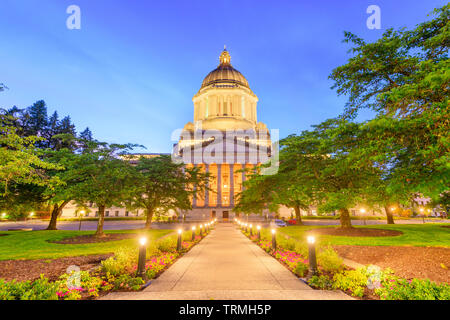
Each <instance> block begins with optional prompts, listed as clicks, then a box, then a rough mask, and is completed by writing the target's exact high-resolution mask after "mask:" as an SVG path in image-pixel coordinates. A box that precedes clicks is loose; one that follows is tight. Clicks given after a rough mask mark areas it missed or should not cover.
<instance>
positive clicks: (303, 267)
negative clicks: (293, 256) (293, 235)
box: [294, 261, 308, 277]
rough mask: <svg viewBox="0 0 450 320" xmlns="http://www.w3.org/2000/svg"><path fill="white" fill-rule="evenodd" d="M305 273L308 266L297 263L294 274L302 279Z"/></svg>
mask: <svg viewBox="0 0 450 320" xmlns="http://www.w3.org/2000/svg"><path fill="white" fill-rule="evenodd" d="M307 271H308V266H307V265H306V263H303V262H302V261H299V262H298V263H297V266H296V267H295V270H294V273H295V274H296V275H297V276H299V277H303V276H304V275H305V274H306V272H307Z"/></svg>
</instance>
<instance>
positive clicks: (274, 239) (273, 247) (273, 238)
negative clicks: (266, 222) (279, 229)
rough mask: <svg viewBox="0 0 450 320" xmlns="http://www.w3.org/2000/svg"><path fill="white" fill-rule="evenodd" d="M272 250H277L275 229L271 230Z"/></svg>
mask: <svg viewBox="0 0 450 320" xmlns="http://www.w3.org/2000/svg"><path fill="white" fill-rule="evenodd" d="M272 249H273V250H277V235H276V230H275V229H272Z"/></svg>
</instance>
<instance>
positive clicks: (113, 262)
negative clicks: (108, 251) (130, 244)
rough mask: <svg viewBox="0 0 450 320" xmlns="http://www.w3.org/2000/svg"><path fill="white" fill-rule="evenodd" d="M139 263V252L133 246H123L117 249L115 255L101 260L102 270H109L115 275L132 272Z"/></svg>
mask: <svg viewBox="0 0 450 320" xmlns="http://www.w3.org/2000/svg"><path fill="white" fill-rule="evenodd" d="M136 263H137V252H136V250H132V249H131V248H127V247H122V248H119V249H117V251H116V254H115V255H114V257H110V258H108V259H106V260H103V261H102V262H101V264H102V271H104V272H109V273H110V274H112V275H114V276H118V275H120V274H123V273H129V272H131V270H132V268H133V266H134V265H135V264H136Z"/></svg>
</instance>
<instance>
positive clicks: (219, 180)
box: [217, 163, 222, 207]
mask: <svg viewBox="0 0 450 320" xmlns="http://www.w3.org/2000/svg"><path fill="white" fill-rule="evenodd" d="M221 206H222V164H221V163H218V164H217V207H221Z"/></svg>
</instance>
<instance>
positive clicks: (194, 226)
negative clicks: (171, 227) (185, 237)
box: [192, 226, 195, 241]
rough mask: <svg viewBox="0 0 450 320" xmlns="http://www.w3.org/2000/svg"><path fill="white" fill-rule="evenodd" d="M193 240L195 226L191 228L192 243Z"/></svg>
mask: <svg viewBox="0 0 450 320" xmlns="http://www.w3.org/2000/svg"><path fill="white" fill-rule="evenodd" d="M194 240H195V226H193V227H192V241H194Z"/></svg>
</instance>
